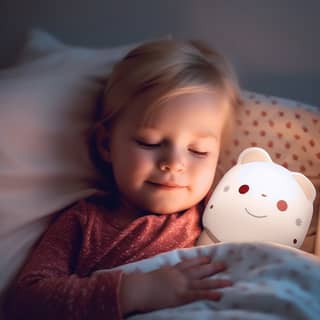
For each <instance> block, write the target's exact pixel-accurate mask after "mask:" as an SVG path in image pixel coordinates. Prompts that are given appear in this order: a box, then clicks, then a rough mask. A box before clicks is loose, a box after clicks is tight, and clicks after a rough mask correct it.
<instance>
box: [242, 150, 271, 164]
mask: <svg viewBox="0 0 320 320" xmlns="http://www.w3.org/2000/svg"><path fill="white" fill-rule="evenodd" d="M256 161H266V162H272V159H271V157H270V156H269V153H268V152H267V151H266V150H264V149H262V148H257V147H253V148H247V149H244V150H243V151H242V152H241V153H240V155H239V157H238V161H237V164H241V163H248V162H256Z"/></svg>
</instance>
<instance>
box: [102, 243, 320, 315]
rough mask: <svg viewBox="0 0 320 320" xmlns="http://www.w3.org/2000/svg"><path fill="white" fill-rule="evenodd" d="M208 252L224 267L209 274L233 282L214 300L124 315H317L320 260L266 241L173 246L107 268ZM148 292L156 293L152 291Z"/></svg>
mask: <svg viewBox="0 0 320 320" xmlns="http://www.w3.org/2000/svg"><path fill="white" fill-rule="evenodd" d="M198 255H209V256H211V257H212V259H214V260H215V261H224V262H225V263H226V264H227V266H228V268H227V270H226V271H224V272H222V273H219V274H216V275H214V276H213V277H214V278H217V279H218V278H224V279H225V278H227V279H230V280H232V281H233V283H234V285H233V286H232V287H228V288H224V289H220V290H221V292H222V293H223V295H222V298H221V300H220V301H219V302H216V301H204V300H203V301H197V302H193V303H190V304H186V305H183V306H179V307H175V308H168V309H162V310H157V311H153V312H149V313H144V314H135V315H131V316H129V317H128V318H127V319H128V320H129V319H130V320H140V319H141V320H148V319H150V320H151V319H152V320H166V319H168V320H169V319H176V320H179V319H184V320H186V319H190V320H194V319H201V320H205V319H217V320H236V319H238V320H250V319H252V320H285V319H290V320H294V319H297V320H298V319H300V320H318V319H319V315H320V286H319V284H320V259H319V258H317V257H315V256H313V255H311V254H308V253H304V252H302V251H300V250H298V249H295V248H291V247H287V246H284V245H278V244H274V243H267V242H225V243H220V244H214V245H208V246H200V247H193V248H188V249H178V250H173V251H169V252H166V253H163V254H160V255H157V256H154V257H152V258H149V259H145V260H141V261H138V262H134V263H130V264H127V265H123V266H120V267H117V268H114V269H110V270H99V271H97V272H109V271H111V270H116V269H122V270H123V271H124V272H132V271H138V270H139V271H142V272H148V271H152V270H154V269H157V268H159V267H161V266H162V265H165V264H167V265H174V264H176V263H178V262H179V261H181V259H184V258H192V257H195V256H198ZM154 294H155V295H156V294H157V292H156V290H155V292H154Z"/></svg>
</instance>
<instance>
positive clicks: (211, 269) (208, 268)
mask: <svg viewBox="0 0 320 320" xmlns="http://www.w3.org/2000/svg"><path fill="white" fill-rule="evenodd" d="M226 268H227V266H226V265H225V264H224V263H222V262H217V263H207V264H203V265H200V266H197V268H189V269H188V270H185V272H186V273H187V274H188V277H189V278H190V279H202V278H205V277H209V276H212V275H214V274H216V273H218V272H221V271H224V270H226Z"/></svg>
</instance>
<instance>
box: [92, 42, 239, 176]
mask: <svg viewBox="0 0 320 320" xmlns="http://www.w3.org/2000/svg"><path fill="white" fill-rule="evenodd" d="M205 88H206V89H207V90H208V89H209V90H212V91H213V90H216V91H218V92H220V93H222V94H223V95H224V96H225V97H226V98H227V99H228V100H229V105H230V108H229V109H231V108H234V107H236V106H237V105H238V103H239V101H240V98H239V97H240V94H239V91H240V90H239V86H238V82H237V79H236V76H235V74H234V72H233V69H232V67H231V66H230V65H229V63H228V61H227V60H226V59H225V58H224V57H223V56H222V55H220V54H219V53H218V52H216V51H215V50H213V49H211V48H210V47H208V46H207V45H206V44H204V43H203V42H200V41H192V40H190V41H177V40H158V41H152V42H146V43H143V44H141V45H140V46H138V47H136V48H134V49H133V50H132V51H130V52H129V53H128V54H127V55H126V56H125V57H124V58H123V59H122V60H121V61H120V62H118V63H117V64H116V65H115V66H114V67H113V70H112V72H111V75H110V77H109V79H108V82H107V84H106V87H105V90H104V95H103V103H102V107H101V110H99V111H98V114H97V123H96V125H95V127H97V126H99V125H103V127H105V128H107V129H111V127H112V126H113V124H114V123H115V121H116V119H117V118H118V117H119V115H120V114H121V113H122V112H123V111H124V110H125V109H126V108H129V107H134V103H135V102H140V100H139V99H142V100H141V103H143V104H144V105H146V106H148V108H149V107H150V108H152V107H153V106H156V105H159V104H161V103H162V102H165V101H166V100H168V99H170V98H172V97H174V96H178V95H184V94H188V93H193V92H196V91H199V90H200V91H201V90H202V91H203V90H204V89H205ZM229 114H230V115H231V114H232V112H229ZM97 156H98V157H99V154H98V152H96V155H95V157H94V158H95V159H94V160H95V163H96V165H97V166H98V167H100V169H102V172H103V171H105V170H104V169H105V168H101V165H102V166H103V167H105V166H104V164H103V161H102V162H101V159H100V161H98V162H100V164H99V163H97V159H96V158H97ZM103 173H105V172H103Z"/></svg>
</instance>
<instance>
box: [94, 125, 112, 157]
mask: <svg viewBox="0 0 320 320" xmlns="http://www.w3.org/2000/svg"><path fill="white" fill-rule="evenodd" d="M96 144H97V149H98V152H99V154H100V156H101V157H102V159H103V160H105V161H107V162H110V161H111V157H110V147H109V145H110V133H109V131H108V130H107V129H106V128H105V127H104V126H103V125H102V124H99V125H98V126H97V129H96Z"/></svg>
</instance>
